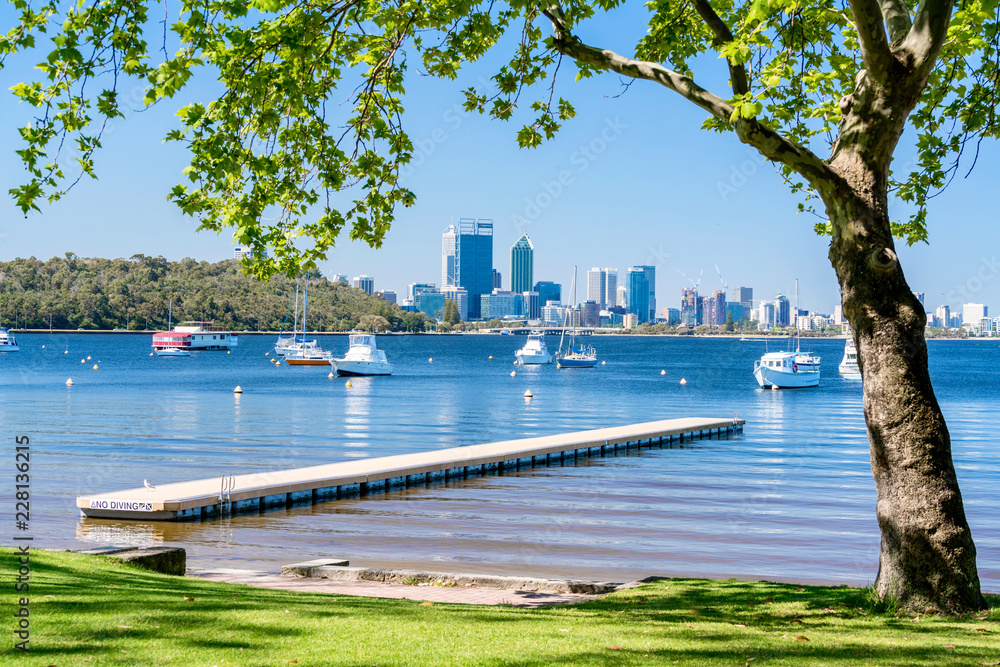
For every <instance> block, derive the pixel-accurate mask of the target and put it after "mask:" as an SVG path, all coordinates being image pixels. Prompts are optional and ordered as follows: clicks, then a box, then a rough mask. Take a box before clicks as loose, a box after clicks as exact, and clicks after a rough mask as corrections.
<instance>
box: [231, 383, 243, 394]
mask: <svg viewBox="0 0 1000 667" xmlns="http://www.w3.org/2000/svg"><path fill="white" fill-rule="evenodd" d="M233 393H234V394H242V393H243V387H241V386H239V385H236V389H233Z"/></svg>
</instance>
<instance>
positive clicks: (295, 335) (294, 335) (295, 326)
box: [285, 285, 299, 343]
mask: <svg viewBox="0 0 1000 667" xmlns="http://www.w3.org/2000/svg"><path fill="white" fill-rule="evenodd" d="M285 317H288V316H287V315H286V316H285ZM298 336H299V286H298V285H296V286H295V316H294V317H293V318H292V342H293V343H294V342H295V341H296V339H297V338H298Z"/></svg>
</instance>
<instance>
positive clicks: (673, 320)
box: [663, 308, 681, 325]
mask: <svg viewBox="0 0 1000 667" xmlns="http://www.w3.org/2000/svg"><path fill="white" fill-rule="evenodd" d="M663 319H665V320H666V321H667V324H670V325H674V324H680V323H681V311H680V309H678V308H664V309H663Z"/></svg>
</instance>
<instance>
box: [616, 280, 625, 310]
mask: <svg viewBox="0 0 1000 667" xmlns="http://www.w3.org/2000/svg"><path fill="white" fill-rule="evenodd" d="M616 297H617V298H616V299H615V305H616V306H621V307H622V308H628V287H626V286H625V285H619V286H618V291H617V294H616Z"/></svg>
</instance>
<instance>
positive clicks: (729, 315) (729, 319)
mask: <svg viewBox="0 0 1000 667" xmlns="http://www.w3.org/2000/svg"><path fill="white" fill-rule="evenodd" d="M735 328H736V324H735V322H734V321H733V311H731V310H729V311H726V331H732V330H733V329H735Z"/></svg>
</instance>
